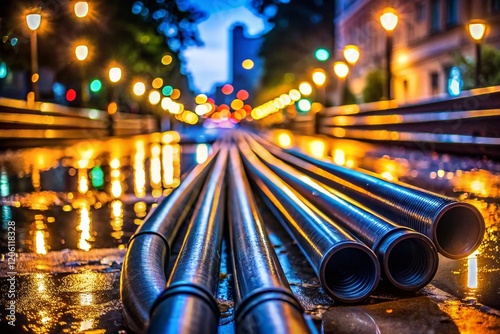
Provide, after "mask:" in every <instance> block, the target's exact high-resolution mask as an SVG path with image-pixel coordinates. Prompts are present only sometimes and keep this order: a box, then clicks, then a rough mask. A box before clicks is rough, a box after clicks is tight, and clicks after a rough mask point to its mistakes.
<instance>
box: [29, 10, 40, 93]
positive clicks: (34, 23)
mask: <svg viewBox="0 0 500 334" xmlns="http://www.w3.org/2000/svg"><path fill="white" fill-rule="evenodd" d="M41 23H42V15H41V14H40V13H32V14H28V15H26V24H27V25H28V28H30V30H31V35H30V44H31V89H32V92H33V94H34V100H35V101H36V100H37V99H38V96H39V92H38V79H39V78H40V75H39V74H38V46H37V40H36V31H37V29H38V28H39V27H40V24H41Z"/></svg>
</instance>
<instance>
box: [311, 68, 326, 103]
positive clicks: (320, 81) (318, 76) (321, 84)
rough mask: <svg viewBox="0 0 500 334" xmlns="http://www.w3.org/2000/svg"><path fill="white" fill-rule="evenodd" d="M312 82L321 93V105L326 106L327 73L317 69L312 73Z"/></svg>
mask: <svg viewBox="0 0 500 334" xmlns="http://www.w3.org/2000/svg"><path fill="white" fill-rule="evenodd" d="M312 81H313V82H314V84H315V85H316V87H317V88H318V90H320V91H321V97H320V102H321V104H323V105H324V104H325V99H326V92H325V82H326V73H325V71H324V70H323V69H321V68H316V69H315V70H314V71H313V73H312ZM320 88H321V89H320Z"/></svg>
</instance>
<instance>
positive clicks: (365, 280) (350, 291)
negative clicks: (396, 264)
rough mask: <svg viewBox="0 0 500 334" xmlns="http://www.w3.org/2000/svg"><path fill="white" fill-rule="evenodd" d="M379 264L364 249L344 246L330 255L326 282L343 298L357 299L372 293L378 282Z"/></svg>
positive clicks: (332, 291) (333, 291) (332, 290)
mask: <svg viewBox="0 0 500 334" xmlns="http://www.w3.org/2000/svg"><path fill="white" fill-rule="evenodd" d="M377 272H378V271H377V264H376V262H375V261H374V258H373V257H372V256H370V254H369V253H367V252H366V251H365V250H363V249H359V248H343V249H341V250H339V251H338V252H336V253H335V254H333V255H332V257H330V259H329V260H328V263H327V265H326V267H325V276H324V277H325V284H326V287H327V288H328V289H329V290H330V292H331V293H332V294H333V295H334V296H335V297H337V298H339V299H343V300H357V299H361V298H364V297H366V296H368V295H369V294H370V292H371V291H372V290H373V288H374V287H375V286H376V285H377V283H378V273H377Z"/></svg>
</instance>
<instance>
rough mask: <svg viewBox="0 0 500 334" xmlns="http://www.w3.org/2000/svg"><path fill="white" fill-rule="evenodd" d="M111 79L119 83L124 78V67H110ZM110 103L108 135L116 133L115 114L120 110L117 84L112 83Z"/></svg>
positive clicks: (109, 74)
mask: <svg viewBox="0 0 500 334" xmlns="http://www.w3.org/2000/svg"><path fill="white" fill-rule="evenodd" d="M108 76H109V81H111V82H112V83H117V82H118V81H120V79H121V78H122V69H121V68H120V67H118V66H114V67H111V68H110V69H109V73H108ZM110 95H111V96H110V97H109V101H110V102H109V105H108V135H109V136H113V135H114V114H115V113H116V112H117V111H118V109H119V108H118V96H117V94H116V90H115V85H111V89H110Z"/></svg>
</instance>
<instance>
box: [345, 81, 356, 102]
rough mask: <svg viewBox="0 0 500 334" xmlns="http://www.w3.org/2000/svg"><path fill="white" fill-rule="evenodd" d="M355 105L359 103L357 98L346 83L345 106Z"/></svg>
mask: <svg viewBox="0 0 500 334" xmlns="http://www.w3.org/2000/svg"><path fill="white" fill-rule="evenodd" d="M355 103H357V101H356V96H354V94H353V93H352V91H351V89H350V88H349V85H348V84H347V82H346V84H345V85H344V104H355Z"/></svg>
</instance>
